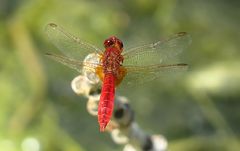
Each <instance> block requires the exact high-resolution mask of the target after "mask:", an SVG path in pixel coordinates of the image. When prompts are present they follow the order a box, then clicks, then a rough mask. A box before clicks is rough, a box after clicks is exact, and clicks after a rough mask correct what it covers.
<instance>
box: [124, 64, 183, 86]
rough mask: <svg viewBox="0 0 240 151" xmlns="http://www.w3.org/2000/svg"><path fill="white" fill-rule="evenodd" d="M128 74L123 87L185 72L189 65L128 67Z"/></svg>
mask: <svg viewBox="0 0 240 151" xmlns="http://www.w3.org/2000/svg"><path fill="white" fill-rule="evenodd" d="M125 68H126V70H127V74H126V76H125V77H124V79H123V81H122V83H121V85H125V84H126V85H129V84H131V85H138V84H143V83H145V82H148V81H152V80H154V79H156V78H158V77H160V76H162V75H165V74H169V73H174V72H180V71H185V70H187V68H188V65H187V64H171V65H151V66H144V67H139V66H127V67H125Z"/></svg>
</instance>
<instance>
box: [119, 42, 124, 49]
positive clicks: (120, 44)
mask: <svg viewBox="0 0 240 151" xmlns="http://www.w3.org/2000/svg"><path fill="white" fill-rule="evenodd" d="M119 46H120V48H121V49H122V48H123V43H122V42H121V41H120V42H119Z"/></svg>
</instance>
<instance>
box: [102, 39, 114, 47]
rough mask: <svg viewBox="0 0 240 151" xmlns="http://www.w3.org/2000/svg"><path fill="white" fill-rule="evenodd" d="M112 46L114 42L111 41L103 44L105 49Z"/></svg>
mask: <svg viewBox="0 0 240 151" xmlns="http://www.w3.org/2000/svg"><path fill="white" fill-rule="evenodd" d="M113 44H114V42H113V41H112V40H106V41H105V42H104V46H105V47H106V48H107V47H111V46H112V45H113Z"/></svg>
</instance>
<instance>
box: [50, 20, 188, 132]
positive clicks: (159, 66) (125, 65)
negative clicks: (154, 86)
mask: <svg viewBox="0 0 240 151" xmlns="http://www.w3.org/2000/svg"><path fill="white" fill-rule="evenodd" d="M46 32H47V34H48V37H49V38H50V40H51V41H52V42H53V44H54V45H55V46H56V47H57V48H58V49H59V50H60V51H61V52H62V53H63V54H64V56H61V55H56V54H47V55H48V56H49V57H51V58H53V59H54V60H56V61H58V62H60V63H62V64H64V65H67V66H68V67H70V68H73V69H75V70H77V71H79V72H81V73H82V72H84V73H86V71H87V72H88V73H90V74H87V76H88V79H89V80H90V81H91V80H93V78H92V75H93V74H94V75H95V76H97V77H98V79H100V80H101V81H102V91H101V96H100V101H99V105H98V122H99V126H100V131H101V132H103V131H104V130H105V128H106V126H107V124H108V122H109V121H110V118H111V116H112V112H113V105H114V96H115V88H116V87H117V86H118V85H119V84H120V83H121V82H123V83H124V82H125V83H135V82H137V83H142V82H145V81H150V80H153V79H155V78H157V77H159V76H160V75H161V74H162V73H164V72H175V71H178V70H180V71H182V70H185V69H186V68H187V64H183V63H178V64H165V63H164V62H166V61H167V60H169V59H171V58H174V57H175V56H176V55H178V54H179V53H181V52H182V51H183V50H184V49H186V48H187V47H188V45H189V44H190V43H191V37H190V36H189V35H188V34H187V33H185V32H180V33H177V34H175V35H173V36H171V37H170V38H168V39H166V40H162V41H157V42H155V43H151V44H146V45H141V46H138V47H134V48H130V49H128V50H125V51H123V43H122V41H121V40H120V39H118V38H117V37H115V36H111V37H109V38H108V39H106V40H105V41H104V43H103V45H104V47H105V49H104V50H103V49H99V48H98V47H96V46H94V45H92V44H89V43H87V42H85V41H83V40H81V39H79V38H77V37H75V36H73V35H71V34H70V33H68V32H67V31H65V30H64V29H63V28H61V27H60V26H58V25H56V24H54V23H50V24H48V25H47V27H46ZM89 54H90V55H89ZM92 73H93V74H92ZM93 81H94V80H93Z"/></svg>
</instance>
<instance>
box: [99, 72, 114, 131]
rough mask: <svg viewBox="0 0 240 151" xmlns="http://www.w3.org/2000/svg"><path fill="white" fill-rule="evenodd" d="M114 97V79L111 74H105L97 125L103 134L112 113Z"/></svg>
mask: <svg viewBox="0 0 240 151" xmlns="http://www.w3.org/2000/svg"><path fill="white" fill-rule="evenodd" d="M114 95H115V77H114V75H113V74H105V76H104V79H103V86H102V91H101V96H100V101H99V104H98V123H99V126H100V131H101V132H103V131H104V129H105V127H106V126H107V124H108V122H109V121H110V118H111V116H112V112H113V105H114Z"/></svg>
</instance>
